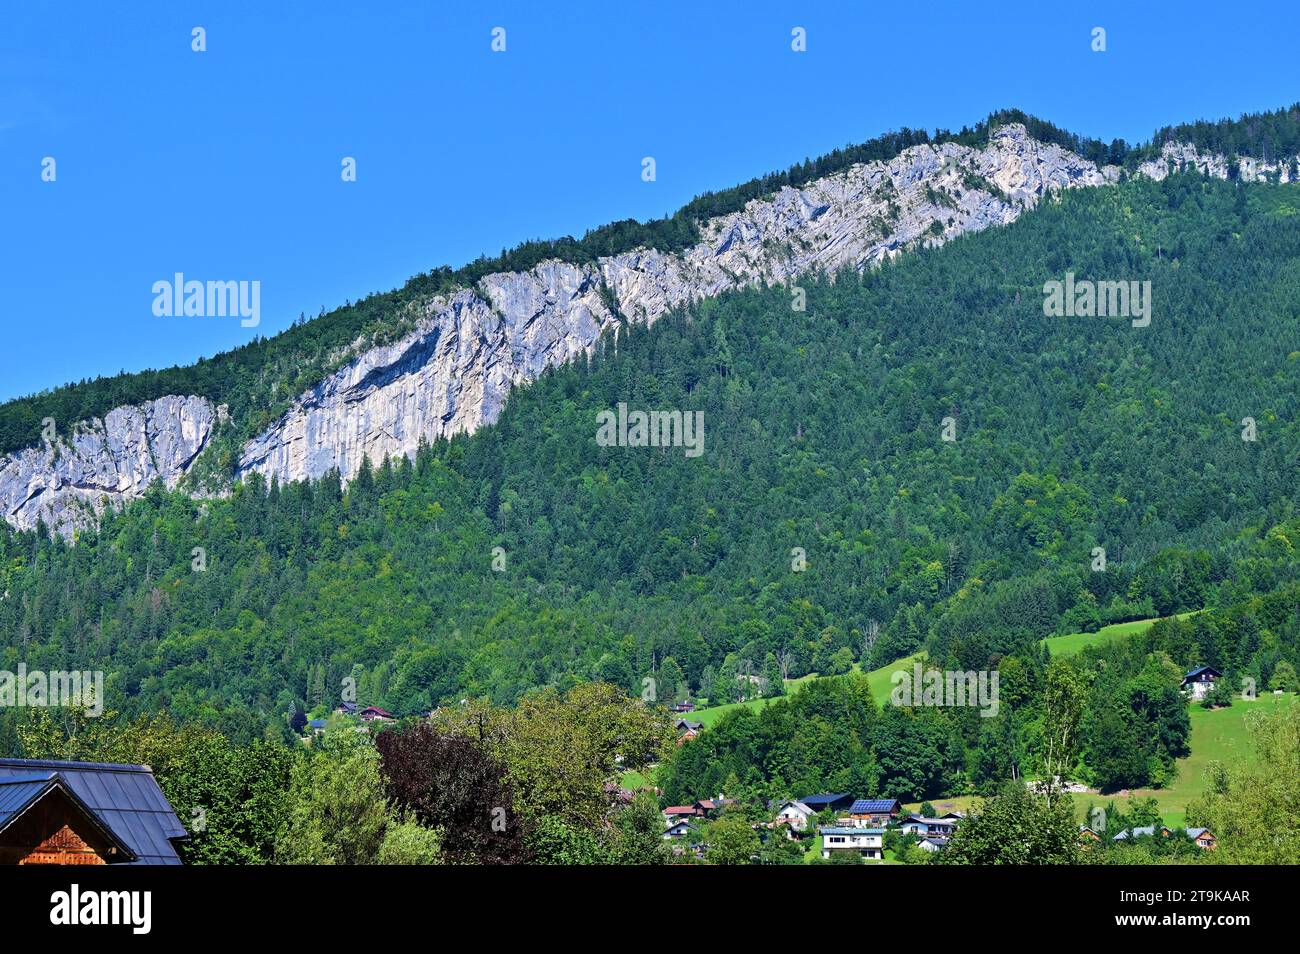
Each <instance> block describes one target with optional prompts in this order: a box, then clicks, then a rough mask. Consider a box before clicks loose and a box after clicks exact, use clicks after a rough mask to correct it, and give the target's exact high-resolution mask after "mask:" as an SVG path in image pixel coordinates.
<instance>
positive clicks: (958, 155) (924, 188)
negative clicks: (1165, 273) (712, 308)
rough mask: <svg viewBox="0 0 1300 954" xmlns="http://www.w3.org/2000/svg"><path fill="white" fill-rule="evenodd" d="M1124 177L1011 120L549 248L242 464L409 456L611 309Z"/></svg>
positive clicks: (655, 309) (349, 378) (323, 392)
mask: <svg viewBox="0 0 1300 954" xmlns="http://www.w3.org/2000/svg"><path fill="white" fill-rule="evenodd" d="M1118 175H1119V172H1118V170H1117V169H1114V168H1109V167H1108V168H1104V169H1099V168H1097V167H1096V166H1095V165H1093V164H1092V163H1091V162H1088V161H1087V160H1084V159H1081V158H1080V157H1078V156H1076V155H1074V154H1073V153H1071V152H1068V151H1066V150H1064V149H1061V148H1060V147H1058V146H1054V145H1044V144H1043V143H1040V142H1037V141H1036V140H1034V139H1032V138H1030V137H1029V135H1028V134H1027V133H1026V131H1025V129H1024V127H1022V126H1018V125H1013V126H1006V127H1003V128H1001V129H999V130H997V131H996V132H995V133H994V135H993V136H992V137H991V138H990V141H989V143H988V145H987V146H986V147H985V148H983V149H972V148H969V147H965V146H959V145H955V144H944V145H938V146H928V145H927V146H917V147H914V148H912V149H908V150H906V151H905V152H903V153H902V154H901V155H899V156H898V157H897V158H895V159H893V160H891V161H890V162H877V163H869V164H866V165H859V166H854V167H852V168H850V169H848V170H846V171H844V172H842V173H839V174H836V175H832V176H829V177H827V178H825V179H820V180H817V181H815V182H812V183H810V184H809V185H807V186H805V187H804V188H800V189H795V188H785V189H782V190H781V191H780V192H778V193H777V194H776V195H774V196H772V197H771V198H768V199H762V200H754V201H752V202H750V203H749V204H748V205H747V206H746V207H745V208H744V209H743V210H742V211H739V212H736V213H733V214H731V215H727V216H723V217H720V218H717V219H713V220H711V221H709V222H707V223H703V224H702V226H701V232H702V241H701V242H700V243H699V244H698V245H696V246H695V247H694V248H691V249H689V250H687V251H686V252H685V254H680V255H677V254H665V253H663V252H659V251H656V250H654V249H638V250H636V251H633V252H628V253H625V254H621V255H615V256H611V257H608V258H602V259H600V260H598V261H597V262H596V263H594V264H591V265H572V264H567V263H564V262H558V261H551V262H546V263H543V264H542V265H539V266H538V267H537V268H534V269H532V270H531V271H528V272H512V273H504V274H495V275H489V276H487V277H486V278H484V279H483V280H482V281H480V282H479V283H478V285H477V287H475V288H474V289H472V290H465V291H462V292H460V293H458V294H456V295H454V296H452V297H451V298H449V299H446V298H439V299H434V300H432V301H430V302H428V303H427V305H426V306H425V309H424V315H423V318H422V319H421V320H420V321H419V323H418V325H417V328H416V330H415V331H413V332H412V333H411V334H409V335H408V336H407V337H406V338H404V339H403V340H402V341H400V342H398V343H396V344H394V345H390V346H386V347H383V348H377V349H374V350H372V351H370V352H368V353H366V354H364V355H362V356H361V357H360V358H358V359H357V360H355V361H353V362H352V363H351V364H349V365H348V366H347V367H345V368H343V369H342V370H340V371H338V372H337V373H336V374H334V375H333V376H331V377H330V378H329V379H327V380H326V381H324V382H322V383H321V384H320V385H318V386H317V387H315V388H312V389H311V390H310V391H308V392H307V393H306V394H304V395H302V396H301V397H300V398H299V399H298V400H297V401H296V402H295V404H294V406H293V407H292V408H291V409H290V410H289V411H288V412H287V413H286V414H285V415H284V416H283V417H282V418H281V419H280V420H278V421H277V422H276V423H275V424H273V425H272V426H271V427H270V428H268V429H267V430H266V431H265V432H264V433H262V434H260V435H259V436H258V437H257V438H256V439H255V440H253V441H252V442H251V443H250V444H249V445H248V446H247V447H246V448H245V449H244V453H243V455H242V457H241V460H240V462H239V472H240V474H241V475H243V474H248V473H252V472H257V473H260V474H262V475H263V476H265V477H267V478H270V477H277V478H279V480H281V481H282V482H283V481H291V480H302V479H305V478H314V477H319V476H321V475H322V474H324V473H325V472H326V471H328V470H329V469H330V468H333V467H337V468H338V469H339V471H340V472H341V473H342V474H343V476H344V477H345V478H346V477H349V476H350V475H352V474H354V473H355V472H356V469H357V468H358V467H359V466H360V465H361V461H362V460H364V459H365V458H366V457H369V458H370V459H371V460H372V461H374V460H380V459H382V458H384V457H389V456H394V455H398V454H407V455H410V454H413V453H414V452H415V451H416V449H417V448H418V446H419V444H420V441H421V440H433V439H434V438H437V437H440V436H445V435H451V434H455V433H458V432H462V431H473V430H474V429H476V428H478V427H480V426H482V425H483V424H487V423H490V422H492V421H493V420H495V419H496V417H497V415H498V414H499V413H500V411H501V408H502V406H503V405H504V403H505V399H506V396H507V394H508V393H509V391H510V389H511V388H512V387H514V386H516V385H518V384H521V383H523V382H526V381H530V380H532V379H533V378H535V377H537V375H539V374H540V373H541V372H542V371H543V370H545V369H546V368H548V367H551V366H553V365H556V364H559V363H561V362H564V361H568V360H569V359H571V358H573V357H575V356H577V355H580V354H582V353H584V352H586V351H588V350H589V349H591V347H592V346H593V345H594V344H595V343H596V341H597V340H598V339H599V338H600V336H601V334H602V333H603V332H604V331H605V330H606V329H608V328H610V327H612V326H614V325H615V324H616V323H617V315H616V314H615V310H614V308H616V309H617V312H618V313H620V314H622V315H623V316H625V317H627V318H629V319H631V320H634V321H643V322H647V323H651V322H654V321H655V320H656V319H657V318H659V317H660V316H662V315H663V314H664V313H666V312H667V311H669V310H671V309H673V308H676V307H679V306H682V305H686V304H689V303H691V302H695V301H699V300H700V299H702V298H707V297H710V296H713V295H717V294H719V293H720V292H724V291H727V290H730V289H734V288H738V287H742V286H747V285H755V284H758V283H760V282H767V283H769V284H772V283H789V282H793V281H796V280H798V279H799V278H800V277H802V276H804V275H807V274H809V273H812V272H824V273H832V274H833V273H834V272H835V271H837V270H839V269H842V268H858V269H860V268H866V267H868V266H870V265H871V264H873V263H875V262H878V261H880V260H881V259H883V258H886V257H888V256H892V255H896V254H898V253H899V252H900V251H902V250H904V249H906V248H910V247H913V246H916V245H919V244H938V243H941V242H943V241H946V240H947V239H950V238H952V237H954V236H957V235H961V234H964V233H966V232H974V231H979V230H980V229H984V228H987V227H989V226H990V225H1001V224H1005V223H1007V222H1010V221H1012V220H1013V219H1015V218H1016V217H1017V216H1019V215H1020V214H1021V213H1022V212H1024V211H1025V210H1026V209H1028V208H1032V207H1033V206H1034V205H1035V204H1036V203H1037V202H1038V200H1039V199H1040V198H1041V197H1042V196H1043V195H1044V194H1045V193H1047V192H1051V191H1054V190H1057V189H1066V188H1076V187H1080V186H1098V185H1103V184H1105V183H1107V182H1112V181H1115V180H1116V179H1117V178H1118ZM936 223H937V224H936ZM611 303H612V304H613V305H614V308H611V307H610V304H611Z"/></svg>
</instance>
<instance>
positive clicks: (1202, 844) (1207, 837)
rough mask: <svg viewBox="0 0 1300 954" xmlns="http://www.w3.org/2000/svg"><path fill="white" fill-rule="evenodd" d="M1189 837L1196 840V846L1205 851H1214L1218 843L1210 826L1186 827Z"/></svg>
mask: <svg viewBox="0 0 1300 954" xmlns="http://www.w3.org/2000/svg"><path fill="white" fill-rule="evenodd" d="M1185 830H1186V832H1187V837H1188V838H1190V839H1192V841H1194V842H1196V847H1198V848H1202V849H1204V850H1205V851H1213V850H1214V849H1215V846H1216V844H1217V842H1216V840H1215V837H1214V833H1213V832H1211V831H1210V829H1208V828H1188V829H1185Z"/></svg>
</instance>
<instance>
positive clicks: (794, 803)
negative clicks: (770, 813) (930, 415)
mask: <svg viewBox="0 0 1300 954" xmlns="http://www.w3.org/2000/svg"><path fill="white" fill-rule="evenodd" d="M787 807H790V808H793V809H795V810H796V811H799V812H803V813H804V814H807V815H812V814H814V812H813V810H812V809H811V808H809V807H808V806H807V805H805V804H804V803H803V802H801V801H799V799H797V798H791V799H787V800H786V801H784V802H782V803H781V804H780V805H778V806H777V809H776V810H777V812H783V811H785V810H786V808H787Z"/></svg>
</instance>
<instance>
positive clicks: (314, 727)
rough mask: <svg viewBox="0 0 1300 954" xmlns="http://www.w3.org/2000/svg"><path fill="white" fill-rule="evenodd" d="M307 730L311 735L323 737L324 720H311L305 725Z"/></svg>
mask: <svg viewBox="0 0 1300 954" xmlns="http://www.w3.org/2000/svg"><path fill="white" fill-rule="evenodd" d="M307 729H308V731H309V732H311V734H312V735H324V734H325V720H324V719H312V720H311V721H310V722H308V723H307Z"/></svg>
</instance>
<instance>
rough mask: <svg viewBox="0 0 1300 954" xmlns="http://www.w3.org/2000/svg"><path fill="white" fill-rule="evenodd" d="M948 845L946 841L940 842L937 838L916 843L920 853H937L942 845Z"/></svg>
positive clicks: (923, 839) (924, 839)
mask: <svg viewBox="0 0 1300 954" xmlns="http://www.w3.org/2000/svg"><path fill="white" fill-rule="evenodd" d="M946 844H948V842H947V840H943V841H940V840H939V839H937V838H922V839H921V840H920V841H918V842H917V843H916V847H918V848H920V849H921V850H922V851H938V850H939V849H940V848H942V847H943V846H944V845H946Z"/></svg>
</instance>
